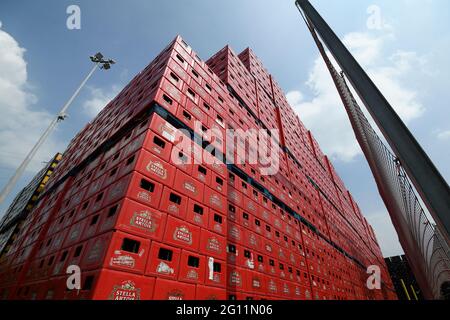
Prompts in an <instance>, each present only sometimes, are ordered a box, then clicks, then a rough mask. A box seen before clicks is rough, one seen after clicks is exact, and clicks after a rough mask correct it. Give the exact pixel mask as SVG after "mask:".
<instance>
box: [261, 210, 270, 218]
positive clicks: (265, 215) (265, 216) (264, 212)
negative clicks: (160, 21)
mask: <svg viewBox="0 0 450 320" xmlns="http://www.w3.org/2000/svg"><path fill="white" fill-rule="evenodd" d="M262 216H263V219H265V220H268V219H269V213H268V212H267V211H266V210H264V211H263V212H262Z"/></svg>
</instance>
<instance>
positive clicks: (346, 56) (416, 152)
mask: <svg viewBox="0 0 450 320" xmlns="http://www.w3.org/2000/svg"><path fill="white" fill-rule="evenodd" d="M295 4H296V6H297V7H298V8H299V10H301V11H302V12H303V13H304V14H305V15H306V17H307V18H308V19H309V21H311V23H312V25H313V26H314V29H315V30H316V31H317V33H318V34H319V35H320V37H321V39H322V40H323V42H324V43H325V44H326V46H327V48H328V49H329V50H330V52H331V53H332V55H333V57H334V58H335V60H336V62H337V63H338V64H339V66H340V67H341V69H342V70H343V71H344V72H345V75H346V76H347V78H348V79H349V81H350V82H351V84H352V86H353V88H354V89H355V90H356V92H357V93H358V95H359V97H360V98H361V100H362V101H363V103H364V105H365V106H366V108H367V110H368V111H369V113H370V115H371V116H372V118H373V119H374V121H375V122H376V124H377V126H378V128H379V129H380V130H381V132H382V133H383V135H384V137H385V138H386V140H387V142H388V143H389V145H390V147H391V148H392V150H393V151H394V153H395V154H396V155H397V157H398V158H399V159H400V162H401V165H402V167H403V168H404V169H405V171H406V173H407V174H408V177H409V178H410V179H411V181H412V183H413V185H414V187H415V188H416V190H417V192H418V193H419V195H420V197H421V198H422V200H423V202H424V203H425V205H426V207H427V208H428V210H429V212H430V214H431V215H432V217H433V219H434V220H435V222H436V225H437V228H438V229H439V230H441V233H442V234H443V236H444V238H445V240H446V242H447V243H448V244H449V245H450V236H449V234H450V188H449V186H448V184H447V182H446V181H445V180H444V178H443V177H442V175H441V174H440V173H439V171H438V170H437V168H436V167H435V166H434V164H433V162H432V161H431V160H430V158H429V157H428V155H427V154H426V153H425V151H424V150H423V149H422V147H421V146H420V145H419V143H418V142H417V140H416V139H415V138H414V136H413V135H412V133H411V132H410V131H409V130H408V128H407V127H406V125H405V124H404V123H403V122H402V120H401V119H400V117H399V116H398V115H397V113H396V112H395V111H394V109H393V108H392V106H391V105H390V104H389V102H388V101H387V100H386V98H385V97H384V96H383V94H382V93H381V92H380V90H379V89H378V88H377V87H376V85H375V84H374V83H373V82H372V80H371V79H370V78H369V76H368V75H367V74H366V72H365V71H364V70H363V68H362V67H361V66H360V65H359V64H358V62H357V61H356V60H355V58H354V57H353V56H352V55H351V53H350V52H349V51H348V50H347V48H346V47H345V46H344V44H343V43H342V42H341V41H340V40H339V38H338V37H337V36H336V34H335V33H334V32H333V30H332V29H331V28H330V26H328V24H327V23H326V21H325V20H324V19H323V18H322V17H321V16H320V14H319V13H318V12H317V11H316V9H315V8H314V7H313V6H312V5H311V4H310V3H309V1H308V0H296V2H295Z"/></svg>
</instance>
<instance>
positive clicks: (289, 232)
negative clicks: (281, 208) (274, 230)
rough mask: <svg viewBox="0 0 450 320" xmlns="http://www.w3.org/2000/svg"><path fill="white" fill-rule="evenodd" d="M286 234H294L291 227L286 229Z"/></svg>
mask: <svg viewBox="0 0 450 320" xmlns="http://www.w3.org/2000/svg"><path fill="white" fill-rule="evenodd" d="M286 233H287V234H289V235H291V234H292V229H291V227H289V226H287V227H286Z"/></svg>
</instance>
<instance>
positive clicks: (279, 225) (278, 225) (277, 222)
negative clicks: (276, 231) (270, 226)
mask: <svg viewBox="0 0 450 320" xmlns="http://www.w3.org/2000/svg"><path fill="white" fill-rule="evenodd" d="M274 224H275V226H276V227H278V228H281V221H280V220H278V219H276V220H275V222H274Z"/></svg>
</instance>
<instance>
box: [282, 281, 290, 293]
mask: <svg viewBox="0 0 450 320" xmlns="http://www.w3.org/2000/svg"><path fill="white" fill-rule="evenodd" d="M289 292H290V290H289V286H288V285H287V284H286V283H285V284H284V285H283V293H285V294H289Z"/></svg>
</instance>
